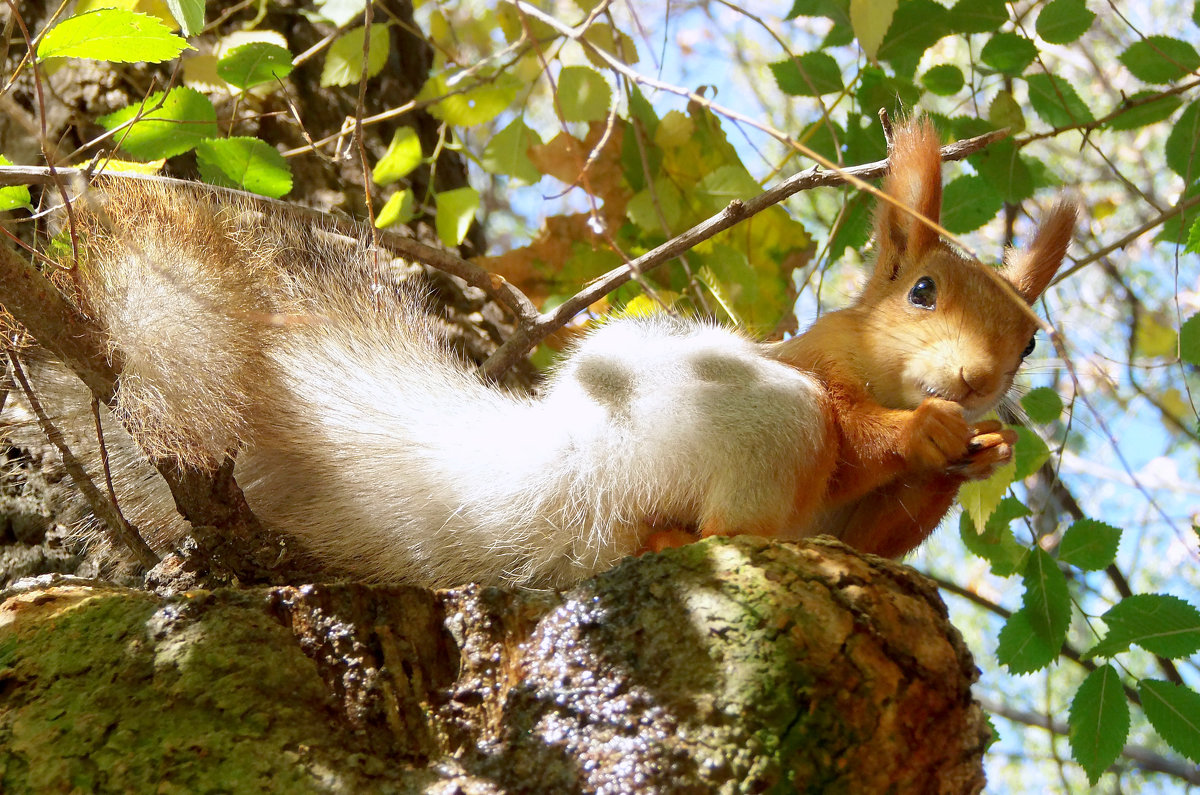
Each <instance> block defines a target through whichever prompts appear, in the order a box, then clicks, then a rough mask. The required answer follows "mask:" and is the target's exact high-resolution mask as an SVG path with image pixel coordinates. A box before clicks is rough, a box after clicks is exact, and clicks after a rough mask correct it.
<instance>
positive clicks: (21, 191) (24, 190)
mask: <svg viewBox="0 0 1200 795" xmlns="http://www.w3.org/2000/svg"><path fill="white" fill-rule="evenodd" d="M12 164H13V163H12V161H11V160H9V159H8V158H7V157H5V156H4V155H0V166H11V165H12ZM30 206H32V204H31V199H30V197H29V188H28V187H26V186H25V185H10V186H8V187H5V188H0V212H4V211H6V210H15V209H16V208H18V207H30Z"/></svg>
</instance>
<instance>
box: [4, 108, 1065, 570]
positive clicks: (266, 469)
mask: <svg viewBox="0 0 1200 795" xmlns="http://www.w3.org/2000/svg"><path fill="white" fill-rule="evenodd" d="M884 191H885V192H886V193H887V194H888V195H890V196H891V197H892V198H893V199H894V200H895V201H896V203H897V205H899V206H894V205H893V204H891V203H883V204H881V205H880V208H879V210H878V212H877V218H876V222H875V238H876V245H877V248H878V254H877V257H876V262H875V265H874V270H873V272H872V274H871V276H870V279H869V281H868V282H867V285H866V287H865V289H864V290H863V291H862V293H861V295H860V296H859V297H858V298H857V300H855V301H854V303H853V304H852V305H851V306H849V307H848V308H846V309H843V310H840V311H837V312H833V313H829V314H826V315H824V316H822V317H821V318H820V319H818V320H817V321H816V322H815V324H814V325H813V326H812V327H811V328H810V329H809V330H808V331H807V332H805V333H804V334H802V335H800V336H797V337H794V338H792V339H790V340H787V341H785V342H782V343H773V344H763V343H757V342H754V341H752V340H751V339H749V338H748V337H746V336H745V335H743V334H741V333H739V332H737V331H734V330H731V329H727V328H723V327H721V326H718V325H715V324H712V323H708V322H704V321H699V320H690V319H680V318H676V317H671V316H667V315H658V316H651V317H632V316H627V317H621V318H617V319H612V320H608V321H605V322H601V323H599V324H598V327H597V328H596V329H595V330H593V331H591V332H589V333H588V334H587V335H586V336H585V337H584V338H583V340H582V341H581V342H580V343H578V344H577V345H576V346H575V348H574V350H573V351H572V352H571V353H570V354H569V355H568V356H566V358H565V359H564V360H563V361H562V363H561V364H560V365H559V366H558V367H557V368H555V369H554V371H553V372H552V374H551V375H550V376H549V378H548V380H547V382H546V384H545V385H544V387H543V388H542V390H541V392H540V395H539V396H538V397H530V396H526V395H521V394H514V393H510V392H506V391H504V390H501V389H499V388H496V387H494V386H491V385H488V384H485V383H484V382H483V381H481V380H480V379H479V378H477V377H476V375H475V374H474V373H473V372H471V370H470V368H469V367H468V366H467V365H466V364H465V363H464V362H462V361H461V360H460V359H459V358H458V357H457V356H455V355H454V354H453V353H451V352H450V350H449V349H448V347H447V345H446V344H445V341H444V339H443V335H442V333H441V332H440V331H439V329H438V327H437V325H436V323H435V322H434V321H432V320H431V319H430V318H429V316H428V314H427V312H426V311H425V309H424V307H423V305H422V302H421V300H420V298H419V297H416V296H414V295H413V291H412V290H411V288H409V287H406V286H405V284H403V280H402V279H399V278H396V277H394V276H393V275H392V274H391V273H390V272H389V271H386V270H381V269H380V268H379V267H377V266H376V265H375V264H374V261H373V258H372V252H371V251H370V250H369V248H368V247H367V246H366V245H365V244H364V243H360V244H358V245H357V247H347V246H345V245H341V244H339V243H338V242H336V241H334V240H333V239H332V237H331V236H330V235H328V234H326V233H324V232H323V231H322V230H321V229H320V228H316V227H313V226H312V225H304V224H297V223H293V222H288V221H285V220H283V219H277V218H273V217H268V218H265V219H264V218H263V217H262V215H261V213H260V212H259V211H257V210H255V209H254V208H253V207H251V206H249V205H242V204H238V203H223V202H221V201H219V200H217V199H216V198H215V197H214V196H213V195H211V194H209V193H206V192H204V191H202V190H200V189H197V190H194V191H192V190H187V191H184V190H179V189H177V188H164V187H160V186H156V185H155V184H154V183H146V182H142V181H133V180H111V181H109V182H107V183H105V184H104V185H102V186H101V187H99V188H98V189H96V190H94V191H93V192H92V194H91V199H92V201H91V202H90V203H89V202H76V213H75V215H76V219H75V224H76V232H77V239H78V240H79V244H80V251H79V260H80V265H79V267H78V268H77V269H76V271H75V278H74V288H73V289H74V292H75V293H76V299H77V301H78V303H79V305H80V307H81V309H82V310H83V311H84V312H85V313H87V314H88V315H90V316H91V317H92V318H94V319H95V320H96V321H97V322H98V324H99V325H100V327H102V328H103V329H104V330H105V333H106V335H107V340H106V343H107V345H108V346H110V348H111V349H113V350H115V351H119V352H120V354H121V357H122V361H123V366H122V372H121V375H120V381H119V384H120V387H119V389H118V393H117V400H116V402H115V404H114V405H113V406H112V408H111V413H110V414H109V415H106V417H105V423H104V434H105V441H106V450H107V455H108V459H109V463H110V468H111V469H112V475H113V480H114V485H115V488H116V493H117V495H118V502H119V504H120V506H121V507H122V509H123V511H124V512H125V514H126V516H127V517H128V518H129V519H130V520H131V521H132V522H133V523H134V524H135V525H138V526H139V527H141V528H142V530H143V533H146V534H149V535H150V538H149V539H148V540H149V541H150V542H151V544H152V545H153V546H155V547H157V548H160V549H161V548H166V547H170V546H171V545H172V544H173V543H175V542H176V541H177V540H178V539H179V537H180V536H181V534H182V533H184V532H186V527H185V526H184V523H183V520H182V519H181V518H180V517H179V516H178V515H177V514H175V512H174V505H173V502H172V500H171V496H170V493H169V492H168V490H167V489H166V487H165V484H164V483H163V482H162V481H161V480H160V479H158V478H157V477H156V475H155V473H154V471H153V469H151V468H150V467H149V465H148V464H147V463H146V461H145V455H147V454H148V455H151V456H155V457H167V458H171V459H174V460H177V461H178V462H179V463H180V464H181V465H184V466H190V467H198V468H208V469H212V468H215V467H217V466H218V465H220V463H221V462H222V461H223V460H224V459H225V458H226V457H227V456H236V469H235V475H236V478H237V481H238V483H239V484H240V485H241V487H242V489H243V491H244V493H245V495H246V499H247V501H248V503H249V504H250V506H251V508H252V509H253V510H254V512H255V513H256V515H257V516H258V517H259V518H260V519H261V520H263V521H264V522H265V523H267V524H268V525H269V526H271V527H273V528H275V529H276V530H279V531H281V532H283V533H285V534H287V535H289V536H291V537H294V538H295V539H297V540H298V541H299V542H300V543H301V545H302V546H303V547H304V548H305V549H306V550H307V551H308V552H309V553H311V554H312V555H313V557H314V558H315V559H317V560H319V561H322V562H323V563H324V564H325V565H327V566H328V567H329V568H330V569H331V570H332V571H336V572H339V573H345V574H349V575H351V576H354V577H357V578H360V579H365V580H371V581H380V582H405V583H411V584H416V585H423V586H429V587H445V586H453V585H461V584H463V583H466V582H484V583H508V584H519V585H524V586H531V587H562V586H566V585H569V584H571V583H574V582H576V581H578V580H580V579H582V578H584V577H586V576H589V575H591V574H593V573H596V572H598V571H601V570H603V569H605V568H608V567H609V566H611V565H613V564H614V563H616V562H617V561H618V560H620V559H621V558H623V557H625V556H628V555H630V554H634V553H638V552H641V551H645V550H657V549H661V548H663V547H667V546H674V545H678V544H682V543H686V542H688V541H692V540H695V539H696V538H697V537H700V536H710V535H721V534H736V533H755V534H759V535H763V536H768V537H776V538H782V539H799V538H804V537H807V536H811V535H816V534H818V533H823V532H824V533H831V534H833V535H835V536H837V537H839V538H841V539H842V540H844V541H846V542H847V543H850V544H851V545H853V546H856V547H858V548H859V549H861V550H864V551H867V552H874V553H878V554H882V555H889V556H898V555H901V554H903V553H905V552H907V551H908V550H910V549H912V548H913V547H915V546H917V545H918V544H919V543H920V542H921V541H922V540H923V539H924V538H925V537H926V536H927V535H928V534H929V533H930V532H931V531H932V530H933V528H934V527H936V525H937V524H938V522H939V521H940V520H941V518H942V517H943V515H944V514H945V513H946V511H947V510H948V508H949V506H950V504H951V502H952V501H953V499H954V496H955V493H956V492H957V490H958V487H959V485H961V484H962V483H963V482H965V481H966V480H968V479H972V478H982V477H986V476H987V475H989V474H990V473H991V472H992V471H994V469H995V468H996V467H997V466H999V465H1001V464H1003V463H1005V462H1007V461H1008V460H1009V459H1010V458H1011V456H1012V445H1013V443H1014V441H1015V436H1014V434H1013V433H1012V432H1011V431H1009V430H1004V429H1002V428H1001V426H1000V424H999V423H997V422H994V421H990V420H984V421H978V418H979V417H980V416H981V415H983V414H985V413H986V412H987V411H989V410H990V409H992V408H993V407H994V406H995V405H996V404H997V402H998V401H999V400H1000V399H1001V398H1002V397H1003V395H1004V394H1005V393H1006V392H1007V390H1008V388H1009V386H1010V385H1011V383H1012V379H1013V375H1014V373H1015V372H1016V370H1017V368H1018V366H1019V364H1020V362H1021V360H1022V359H1023V358H1024V356H1025V355H1026V354H1027V353H1028V352H1029V351H1028V347H1027V346H1030V345H1031V343H1030V340H1031V338H1032V337H1033V334H1034V331H1035V330H1036V324H1035V321H1034V320H1033V318H1032V316H1031V315H1030V314H1029V310H1028V307H1021V306H1020V305H1019V302H1025V303H1027V304H1028V303H1032V302H1033V301H1034V300H1035V299H1036V298H1037V297H1038V296H1039V295H1040V294H1041V292H1042V291H1043V290H1044V289H1045V287H1046V286H1047V284H1048V283H1049V281H1050V279H1051V278H1052V277H1053V275H1054V273H1055V272H1056V270H1057V268H1058V267H1059V264H1060V263H1061V261H1062V259H1063V257H1064V255H1065V252H1066V248H1067V244H1068V242H1069V239H1070V236H1071V231H1072V227H1073V223H1074V218H1075V209H1074V207H1073V205H1071V204H1069V203H1060V204H1059V205H1058V206H1057V207H1056V208H1055V209H1053V210H1052V211H1051V213H1050V215H1049V218H1048V219H1047V220H1046V221H1045V223H1044V224H1043V225H1042V227H1041V229H1040V231H1039V232H1038V233H1037V235H1036V236H1035V238H1034V241H1033V243H1032V245H1031V246H1030V247H1029V249H1028V250H1026V251H1023V252H1010V255H1009V256H1008V258H1007V259H1008V262H1007V265H1006V266H1005V267H1004V268H1003V269H1002V270H995V269H992V268H990V267H988V266H986V265H983V264H981V263H979V262H977V261H975V260H971V259H967V258H965V257H964V256H962V255H961V254H959V253H957V252H956V251H955V250H954V249H952V248H951V247H950V246H949V245H948V244H946V243H945V242H943V241H942V240H941V239H940V238H939V237H938V235H937V233H936V232H934V231H933V230H932V229H930V228H929V227H928V226H927V225H926V224H925V223H924V222H923V221H921V220H919V219H917V218H915V217H914V216H912V215H911V214H910V213H909V212H908V211H907V210H906V209H904V208H913V209H915V210H916V211H917V212H919V213H920V214H921V215H923V216H925V217H926V218H928V219H931V220H936V219H937V218H938V217H939V213H940V204H941V174H940V153H939V148H938V141H937V136H936V133H935V132H934V131H933V128H932V126H931V125H929V123H928V122H923V121H917V122H909V123H907V124H905V125H901V126H898V127H897V129H896V131H895V134H894V142H893V156H892V164H891V171H890V175H889V176H888V177H887V179H886V181H885V184H884ZM31 376H32V377H31V379H30V380H32V381H34V388H35V390H41V391H43V392H44V393H45V394H43V401H42V402H43V403H46V404H48V405H50V406H51V410H52V411H53V413H54V414H55V415H56V416H57V417H58V418H59V419H60V424H61V425H64V426H66V427H67V428H68V429H71V430H72V431H73V433H72V438H73V440H74V446H76V447H77V448H89V449H92V452H91V457H92V459H93V460H94V461H95V460H98V458H97V455H96V452H95V450H94V448H95V447H96V442H95V432H94V428H93V427H92V418H91V414H90V410H89V409H88V408H87V407H88V406H89V401H88V397H87V392H86V389H84V388H83V387H82V385H81V384H78V383H75V384H74V385H73V386H72V385H71V380H70V379H69V378H66V377H64V372H63V370H62V368H56V367H55V366H53V365H45V366H41V367H38V368H36V371H35V372H33V373H31ZM72 390H73V391H72ZM16 397H19V395H16ZM14 402H15V401H10V408H9V412H10V414H11V413H12V412H13V411H15V409H14V408H13V407H12V406H13V404H14ZM114 420H115V421H114ZM8 421H9V422H10V423H11V422H12V420H11V419H9V420H8ZM84 452H85V454H86V453H87V451H86V450H85V451H84ZM78 454H79V453H78V451H77V455H78ZM95 471H97V469H96V465H95V464H94V465H93V472H95Z"/></svg>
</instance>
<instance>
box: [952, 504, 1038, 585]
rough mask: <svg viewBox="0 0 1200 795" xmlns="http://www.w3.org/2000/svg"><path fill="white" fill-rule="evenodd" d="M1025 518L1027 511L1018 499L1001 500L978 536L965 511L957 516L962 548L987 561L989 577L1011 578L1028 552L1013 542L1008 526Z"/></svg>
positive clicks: (1021, 564) (1022, 564) (1018, 569)
mask: <svg viewBox="0 0 1200 795" xmlns="http://www.w3.org/2000/svg"><path fill="white" fill-rule="evenodd" d="M1010 501H1011V503H1012V504H1011V505H1010V504H1009V503H1010ZM1020 510H1024V513H1019V512H1018V511H1020ZM1028 515H1029V509H1028V508H1026V507H1025V506H1024V505H1023V504H1022V503H1021V501H1020V500H1018V499H1016V498H1014V497H1005V498H1004V500H1002V501H1001V503H1000V505H998V506H997V507H996V510H995V511H994V512H993V513H992V515H991V517H990V518H989V519H988V523H987V528H986V529H985V530H984V531H983V532H982V533H979V532H976V530H975V526H974V525H972V524H971V517H969V516H967V514H966V512H965V511H964V512H963V513H961V514H960V515H959V519H958V533H959V536H960V537H961V538H962V542H963V546H965V547H966V548H967V549H968V550H970V551H971V553H972V554H975V555H978V556H979V557H981V558H983V559H984V560H986V561H987V562H988V564H989V565H990V566H991V569H992V574H995V575H996V576H997V577H1011V576H1012V575H1014V574H1016V573H1017V572H1018V571H1020V569H1021V567H1022V566H1024V565H1025V558H1026V556H1027V555H1028V554H1029V550H1028V549H1027V548H1025V547H1024V546H1022V545H1021V544H1018V543H1017V539H1016V538H1015V537H1014V536H1013V532H1012V529H1011V528H1010V527H1009V523H1010V522H1011V521H1012V520H1013V519H1016V518H1019V517H1020V516H1028Z"/></svg>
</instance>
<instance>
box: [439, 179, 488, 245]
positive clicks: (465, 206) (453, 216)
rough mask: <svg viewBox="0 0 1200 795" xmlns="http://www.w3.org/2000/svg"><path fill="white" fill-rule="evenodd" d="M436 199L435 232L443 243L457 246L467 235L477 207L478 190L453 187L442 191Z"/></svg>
mask: <svg viewBox="0 0 1200 795" xmlns="http://www.w3.org/2000/svg"><path fill="white" fill-rule="evenodd" d="M435 199H436V201H437V233H438V238H439V239H440V240H441V241H442V243H443V244H444V245H447V246H451V247H453V246H457V245H459V244H460V243H462V242H463V240H465V239H466V237H467V231H468V230H469V229H470V228H471V222H472V221H474V220H475V211H476V210H478V209H479V191H477V190H475V189H474V188H455V189H454V190H447V191H442V192H441V193H439V194H437V196H436V197H435Z"/></svg>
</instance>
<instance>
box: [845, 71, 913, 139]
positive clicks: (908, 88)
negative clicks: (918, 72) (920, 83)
mask: <svg viewBox="0 0 1200 795" xmlns="http://www.w3.org/2000/svg"><path fill="white" fill-rule="evenodd" d="M855 96H856V97H857V99H858V107H859V110H860V111H861V112H862V113H863V114H866V115H867V116H869V117H871V118H875V117H876V116H877V114H878V111H879V109H880V108H886V109H887V111H888V112H889V113H890V114H892V115H893V116H894V117H898V116H901V115H903V114H904V113H905V112H906V110H907V109H908V108H912V107H915V106H916V104H917V102H918V101H920V99H921V90H920V89H919V88H917V86H916V85H915V84H914V83H913V82H912V81H911V80H908V79H906V78H904V77H896V76H894V75H889V74H888V73H887V72H885V71H884V70H883V69H880V68H879V67H877V66H864V67H863V68H862V69H861V70H860V71H859V73H858V91H856V92H855ZM870 132H871V134H873V135H876V136H878V135H879V133H878V131H877V130H871V131H870Z"/></svg>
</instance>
